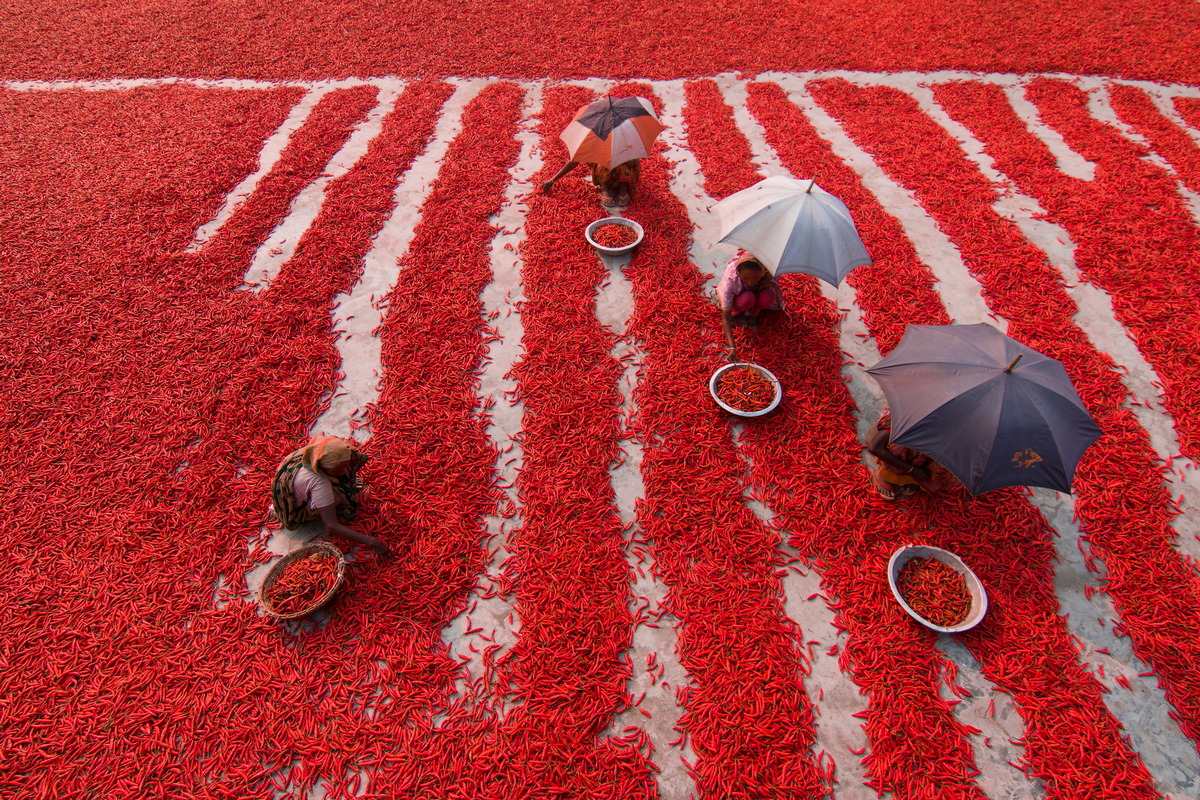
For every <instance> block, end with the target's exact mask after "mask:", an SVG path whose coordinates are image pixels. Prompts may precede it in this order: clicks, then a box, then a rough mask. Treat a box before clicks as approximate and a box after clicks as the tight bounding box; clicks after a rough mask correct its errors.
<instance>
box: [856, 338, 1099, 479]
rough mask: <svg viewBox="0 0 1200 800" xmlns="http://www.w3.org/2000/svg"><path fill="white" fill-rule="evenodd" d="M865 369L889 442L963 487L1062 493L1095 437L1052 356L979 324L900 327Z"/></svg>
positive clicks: (1095, 430) (1089, 419)
mask: <svg viewBox="0 0 1200 800" xmlns="http://www.w3.org/2000/svg"><path fill="white" fill-rule="evenodd" d="M867 372H868V373H870V374H871V375H872V376H873V377H874V378H875V380H877V381H879V385H880V386H882V387H883V392H884V394H885V395H887V399H888V405H889V407H890V408H891V412H892V430H891V440H892V441H893V442H895V443H896V444H900V445H904V446H905V447H910V448H912V449H913V450H919V451H921V452H922V453H925V454H926V455H928V456H929V457H931V458H933V459H935V460H937V461H938V463H940V464H942V466H944V467H945V468H946V469H948V470H950V471H951V472H952V473H954V475H955V476H957V477H958V479H959V480H960V481H962V482H963V485H964V486H966V487H967V490H968V491H969V492H971V494H980V493H981V492H986V491H988V490H990V489H999V488H1000V487H1002V486H1045V487H1047V488H1050V489H1056V490H1058V491H1060V492H1069V491H1071V480H1072V478H1073V477H1074V475H1075V467H1076V465H1077V464H1078V463H1079V459H1080V458H1082V457H1083V453H1084V451H1085V450H1087V449H1088V447H1090V446H1091V445H1092V443H1093V442H1095V441H1096V440H1097V439H1099V438H1100V427H1099V426H1098V425H1096V421H1095V420H1093V419H1092V416H1091V414H1089V413H1088V410H1087V409H1086V408H1085V407H1084V405H1083V401H1082V400H1080V399H1079V394H1078V393H1077V392H1076V391H1075V387H1074V386H1072V385H1071V380H1070V378H1068V377H1067V371H1066V369H1064V368H1063V365H1062V363H1061V362H1059V361H1055V360H1054V359H1052V358H1050V357H1049V356H1046V355H1043V354H1041V353H1039V352H1038V351H1036V350H1034V349H1033V348H1031V347H1026V346H1025V345H1023V344H1021V343H1020V342H1018V341H1016V340H1015V339H1010V338H1009V337H1007V336H1005V335H1004V334H1002V333H1000V332H999V331H998V330H996V329H995V328H993V327H991V326H990V325H986V324H983V323H980V324H978V325H909V326H908V328H907V329H906V330H905V332H904V338H903V339H902V340H901V341H900V344H899V345H897V346H896V349H895V350H893V351H892V353H891V354H890V355H889V356H888V357H887V358H885V359H883V360H882V361H880V362H879V363H878V364H876V365H875V366H873V367H871V368H870V369H868V370H867Z"/></svg>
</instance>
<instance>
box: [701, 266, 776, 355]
mask: <svg viewBox="0 0 1200 800" xmlns="http://www.w3.org/2000/svg"><path fill="white" fill-rule="evenodd" d="M717 302H718V303H719V304H720V306H721V327H722V328H723V329H724V330H725V340H726V341H727V342H729V357H730V358H731V359H732V358H734V357H736V355H737V345H735V344H734V342H733V326H734V325H735V324H737V325H746V326H748V327H749V328H750V329H751V330H758V318H759V315H760V314H762V313H763V312H764V311H782V310H783V308H784V305H783V292H781V291H779V285H778V284H777V283H775V279H774V278H773V277H771V273H770V272H768V271H767V268H766V267H764V266H763V265H762V264H761V263H760V262H759V261H758V259H756V258H755V257H754V256H752V255H750V254H749V253H747V252H745V251H744V250H739V251H738V254H737V255H736V256H734V257H733V258H731V259H730V260H729V263H728V264H726V265H725V273H724V274H723V275H722V276H721V282H720V283H719V284H717Z"/></svg>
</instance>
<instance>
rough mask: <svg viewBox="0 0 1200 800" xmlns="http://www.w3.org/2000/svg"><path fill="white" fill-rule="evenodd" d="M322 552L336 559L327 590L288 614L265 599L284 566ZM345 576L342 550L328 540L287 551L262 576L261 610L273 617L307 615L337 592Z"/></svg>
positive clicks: (259, 596) (295, 617)
mask: <svg viewBox="0 0 1200 800" xmlns="http://www.w3.org/2000/svg"><path fill="white" fill-rule="evenodd" d="M316 554H323V555H330V556H333V557H334V558H336V559H337V575H336V577H334V579H333V586H331V587H329V591H327V592H325V594H323V595H321V596H320V597H318V598H317V599H316V600H314V601H313V602H312V603H311V604H310V605H309V607H308V608H305V609H302V610H300V611H293V612H291V613H289V614H283V613H280V612H278V611H276V610H275V608H274V607H273V606H272V605H271V601H270V600H268V599H267V590H268V589H270V588H271V586H272V585H273V584H274V583H275V581H276V580H278V579H279V576H280V575H282V574H283V570H284V568H286V567H287V565H288V564H291V563H292V562H293V561H299V560H300V559H302V558H308V557H309V556H310V555H316ZM345 578H346V558H345V556H343V555H342V551H341V550H338V549H337V548H336V547H334V546H333V545H331V544H330V543H329V542H313V543H312V544H308V545H305V546H304V547H301V548H300V549H299V550H296V551H294V552H291V553H288V554H287V555H286V556H284V557H283V558H281V559H279V560H278V561H276V562H275V563H274V564H272V565H271V569H270V570H269V571H268V572H267V576H266V577H265V578H263V582H262V587H261V588H260V589H259V590H258V603H259V605H261V606H262V609H263V611H265V612H267V616H270V617H274V618H275V619H284V620H286V619H299V618H300V617H305V616H308V615H309V614H311V613H313V612H314V611H316V610H317V609H319V608H321V607H322V606H324V605H325V604H326V603H328V602H329V601H330V600H332V599H333V596H334V595H335V594H337V590H338V589H339V588H341V585H342V582H343V581H344V580H345Z"/></svg>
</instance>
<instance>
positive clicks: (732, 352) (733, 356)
mask: <svg viewBox="0 0 1200 800" xmlns="http://www.w3.org/2000/svg"><path fill="white" fill-rule="evenodd" d="M735 362H737V346H736V345H732V344H731V345H729V363H730V364H733V363H735Z"/></svg>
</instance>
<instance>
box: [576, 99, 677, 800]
mask: <svg viewBox="0 0 1200 800" xmlns="http://www.w3.org/2000/svg"><path fill="white" fill-rule="evenodd" d="M580 85H585V86H587V87H588V88H591V89H594V90H596V91H598V92H604V91H607V90H608V89H609V87H610V86H611V83H610V82H607V81H606V82H587V83H581V84H580ZM601 213H605V212H603V211H602V210H601V209H600V208H599V207H597V214H598V215H599V214H601ZM597 257H598V258H600V260H601V261H602V262H604V264H605V266H606V267H607V268H608V275H606V276H605V278H604V280H603V281H602V283H601V284H600V286H599V287H598V290H597V294H596V316H597V319H598V320H599V321H600V323H601V324H602V325H604V326H605V327H607V328H608V329H609V330H611V331H612V332H613V334H614V335H615V336H616V337H617V341H616V343H615V344H614V345H613V349H612V355H613V357H614V358H616V359H617V360H618V361H620V362H621V364H622V365H623V369H622V371H621V378H620V381H619V383H618V393H619V394H620V396H621V407H620V413H621V420H622V424H621V427H622V438H621V440H620V442H619V447H620V450H621V455H620V457H619V460H618V461H617V462H616V463H614V464H612V465H610V466H609V470H608V472H609V479H610V481H611V482H612V486H613V492H614V495H615V497H616V503H617V514H618V516H619V518H620V520H621V522H622V523H623V524H624V526H625V528H624V532H623V537H624V539H625V560H626V562H627V563H628V564H629V572H630V576H631V579H630V591H631V594H632V595H633V599H632V602H633V608H632V609H631V610H633V611H635V612H636V614H637V616H636V619H635V623H634V628H633V641H632V644H631V646H630V649H629V651H628V655H629V658H630V661H631V662H632V674H631V675H630V678H629V681H628V684H627V690H628V691H629V693H630V696H631V697H632V698H633V699H635V700H637V701H638V702H637V704H636V705H634V706H632V707H630V708H628V709H626V710H624V711H622V712H620V713H618V714H616V715H615V716H614V717H613V721H612V723H611V724H610V725H609V728H608V731H607V735H609V736H621V735H622V734H623V733H624V732H625V731H626V730H628V729H633V728H637V729H642V730H644V731H645V733H646V735H647V737H648V738H649V740H650V743H651V744H652V745H653V746H654V752H653V753H652V755H651V760H652V761H653V762H654V764H655V766H657V767H658V770H659V771H658V774H657V775H656V776H655V780H656V781H657V784H658V794H659V797H661V798H663V800H687V798H690V797H692V796H694V794H695V791H696V786H695V783H694V782H693V781H692V778H691V775H690V774H688V770H687V766H686V765H685V764H684V761H683V759H684V758H688V759H692V760H694V757H695V756H694V754H693V752H692V749H691V746H690V745H688V744H684V743H682V742H681V743H680V744H671V742H672V741H677V740H680V739H681V738H682V737H681V734H680V732H679V730H678V726H679V718H680V716H681V715H682V713H683V709H682V707H681V706H680V705H679V702H678V700H677V698H676V694H675V692H676V691H677V690H678V689H680V688H681V687H683V686H686V685H688V683H689V682H690V678H689V677H688V675H687V673H686V672H685V671H684V669H683V666H682V665H681V664H680V663H679V658H678V655H677V639H676V635H675V627H676V625H677V624H678V620H677V619H676V618H675V617H674V616H673V615H671V614H669V613H667V612H666V610H665V609H664V607H663V604H664V602H665V601H666V598H667V595H668V588H667V586H666V585H665V584H663V583H662V582H661V581H659V580H658V578H657V577H656V575H655V573H654V556H653V554H652V553H651V551H650V549H649V546H648V544H647V542H646V540H645V538H643V535H642V529H641V525H640V524H639V523H638V519H637V503H638V501H639V500H641V499H642V498H643V497H644V496H645V491H646V487H645V484H644V483H643V482H642V471H641V467H642V456H643V450H642V445H641V443H640V442H638V441H636V440H635V438H634V436H633V434H632V432H631V431H630V430H629V420H630V419H631V418H632V416H633V414H634V413H636V410H637V404H636V400H635V395H634V392H635V391H636V389H637V384H638V380H639V378H640V377H641V368H642V362H643V359H644V357H645V354H644V352H643V351H642V349H641V348H640V347H639V346H638V345H637V344H636V343H635V342H634V341H633V340H632V339H630V338H628V336H627V331H628V328H629V319H630V316H631V314H632V313H633V310H634V297H633V285H632V284H631V283H630V282H629V280H627V279H626V278H625V276H624V274H623V272H622V270H623V268H624V267H625V266H627V265H628V264H629V263H630V261H631V260H632V255H624V256H617V257H608V256H597ZM652 657H653V663H655V664H656V665H661V666H662V674H661V675H659V674H656V673H654V672H652V671H651V669H650V667H649V664H650V663H651V658H652ZM643 712H645V713H643ZM646 714H649V715H650V716H649V718H648V719H647V717H646Z"/></svg>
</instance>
